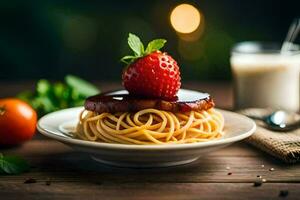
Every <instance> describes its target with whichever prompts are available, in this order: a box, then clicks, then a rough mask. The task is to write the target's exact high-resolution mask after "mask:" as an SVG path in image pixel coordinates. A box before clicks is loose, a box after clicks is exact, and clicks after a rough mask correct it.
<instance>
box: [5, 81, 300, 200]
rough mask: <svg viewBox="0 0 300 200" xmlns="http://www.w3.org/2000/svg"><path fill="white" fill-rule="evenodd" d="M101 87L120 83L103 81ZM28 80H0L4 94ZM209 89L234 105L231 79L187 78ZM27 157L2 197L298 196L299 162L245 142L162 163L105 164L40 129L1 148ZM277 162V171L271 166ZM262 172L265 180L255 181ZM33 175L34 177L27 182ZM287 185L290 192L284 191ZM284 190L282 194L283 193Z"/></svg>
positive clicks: (221, 103)
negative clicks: (139, 165)
mask: <svg viewBox="0 0 300 200" xmlns="http://www.w3.org/2000/svg"><path fill="white" fill-rule="evenodd" d="M99 85H100V86H101V88H102V89H103V90H106V89H113V88H118V87H119V86H120V85H118V84H115V83H99ZM32 87H33V85H32V83H31V82H28V83H3V82H2V83H0V91H1V92H0V97H5V96H11V95H15V94H16V93H17V92H19V91H20V90H23V89H25V88H32ZM185 87H187V88H192V89H201V90H205V91H208V92H210V93H211V94H212V95H213V96H214V97H215V99H216V102H217V105H219V106H220V107H223V108H231V106H232V90H231V87H230V85H229V84H228V83H214V84H210V83H189V84H187V85H185ZM0 151H1V152H2V153H4V154H17V155H21V156H23V157H24V158H25V159H27V160H28V161H29V162H30V163H31V165H32V168H31V170H30V172H28V173H24V174H22V175H16V176H1V177H0V199H3V200H4V199H5V200H6V199H30V200H32V199H150V200H152V199H250V198H251V199H283V198H288V199H297V198H298V199H300V165H287V164H284V163H281V162H280V161H277V160H275V159H274V158H271V157H270V156H269V155H267V154H265V153H263V152H261V151H259V150H256V149H254V148H253V147H251V146H249V145H247V144H245V143H243V142H241V143H238V144H234V145H232V146H230V147H227V148H225V149H221V150H219V151H217V152H214V153H211V154H210V155H208V156H206V157H203V158H200V159H199V160H198V161H196V162H194V163H191V164H187V165H183V166H179V167H168V168H160V169H127V168H117V167H110V166H106V165H101V164H98V163H96V162H94V161H93V160H91V158H90V157H89V156H88V155H87V154H84V153H80V152H75V151H74V150H72V149H71V148H69V147H68V146H66V145H64V144H61V143H59V142H56V141H54V140H50V139H47V138H45V137H43V136H41V135H40V134H37V135H36V137H35V138H34V139H33V140H32V141H29V142H27V143H25V144H24V145H22V146H19V147H14V148H11V149H0ZM270 168H274V169H275V170H274V171H270V170H269V169H270ZM257 176H262V177H263V178H265V179H266V181H267V182H266V183H264V184H262V185H261V186H258V187H255V186H254V182H255V181H256V180H257V179H258V178H257ZM29 178H33V179H34V180H36V183H30V184H25V183H24V181H25V180H27V179H29ZM286 191H288V195H287V196H286ZM280 192H281V195H280Z"/></svg>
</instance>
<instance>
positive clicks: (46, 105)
mask: <svg viewBox="0 0 300 200" xmlns="http://www.w3.org/2000/svg"><path fill="white" fill-rule="evenodd" d="M97 93H100V90H99V89H98V88H97V87H95V86H94V85H92V84H91V83H89V82H87V81H85V80H82V79H80V78H79V77H76V76H73V75H68V76H66V77H65V80H64V83H62V82H56V83H50V82H49V81H48V80H46V79H41V80H39V81H38V82H37V84H36V89H35V91H34V92H32V91H24V92H22V93H20V94H19V95H18V98H20V99H22V100H24V101H26V102H27V103H29V104H30V105H31V106H32V107H33V108H34V109H35V110H36V111H37V112H38V115H39V116H42V115H44V114H47V113H49V112H53V111H56V110H59V109H64V108H69V107H74V106H81V105H83V103H84V100H85V99H86V98H87V97H88V96H91V95H95V94H97Z"/></svg>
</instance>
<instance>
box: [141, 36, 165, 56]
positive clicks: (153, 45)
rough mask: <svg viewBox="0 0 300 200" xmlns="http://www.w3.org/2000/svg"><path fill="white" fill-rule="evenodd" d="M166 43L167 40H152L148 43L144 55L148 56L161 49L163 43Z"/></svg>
mask: <svg viewBox="0 0 300 200" xmlns="http://www.w3.org/2000/svg"><path fill="white" fill-rule="evenodd" d="M166 42H167V40H165V39H156V40H152V41H151V42H149V44H148V45H147V48H146V51H145V54H149V53H151V52H153V51H156V50H159V49H161V48H162V47H163V46H164V45H165V43H166Z"/></svg>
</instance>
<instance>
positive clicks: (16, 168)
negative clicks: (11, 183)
mask: <svg viewBox="0 0 300 200" xmlns="http://www.w3.org/2000/svg"><path fill="white" fill-rule="evenodd" d="M29 168H30V167H29V164H28V163H27V162H26V161H25V160H24V159H22V158H20V157H17V156H3V155H2V154H0V174H20V173H22V172H26V171H28V170H29Z"/></svg>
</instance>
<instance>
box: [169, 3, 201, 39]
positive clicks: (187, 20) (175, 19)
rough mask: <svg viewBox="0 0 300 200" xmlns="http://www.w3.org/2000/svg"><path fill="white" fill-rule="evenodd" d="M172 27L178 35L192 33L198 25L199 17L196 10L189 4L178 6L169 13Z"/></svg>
mask: <svg viewBox="0 0 300 200" xmlns="http://www.w3.org/2000/svg"><path fill="white" fill-rule="evenodd" d="M170 21H171V25H172V27H173V28H174V29H175V30H176V31H177V32H179V33H184V34H187V33H192V32H194V31H195V30H197V28H198V27H199V25H200V22H201V15H200V12H199V10H198V9H197V8H195V7H194V6H192V5H190V4H180V5H178V6H176V7H175V8H174V9H173V11H172V12H171V16H170Z"/></svg>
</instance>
